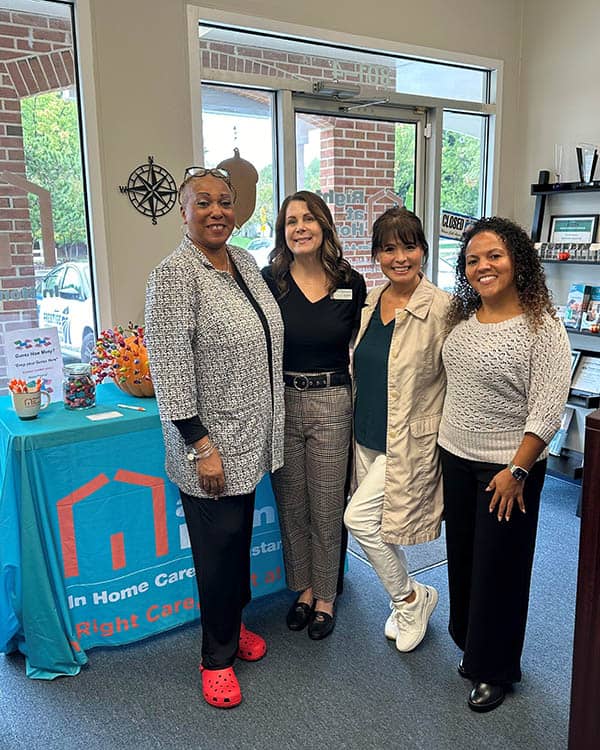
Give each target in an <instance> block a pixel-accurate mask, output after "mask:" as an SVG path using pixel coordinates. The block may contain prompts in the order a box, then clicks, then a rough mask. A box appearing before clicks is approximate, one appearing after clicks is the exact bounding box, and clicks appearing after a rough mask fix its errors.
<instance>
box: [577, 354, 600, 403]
mask: <svg viewBox="0 0 600 750" xmlns="http://www.w3.org/2000/svg"><path fill="white" fill-rule="evenodd" d="M571 389H572V390H574V391H580V392H581V393H591V394H595V395H598V394H600V357H592V356H589V355H587V354H584V355H583V356H582V357H581V358H580V359H579V364H578V365H577V370H576V372H575V375H574V377H573V380H572V381H571Z"/></svg>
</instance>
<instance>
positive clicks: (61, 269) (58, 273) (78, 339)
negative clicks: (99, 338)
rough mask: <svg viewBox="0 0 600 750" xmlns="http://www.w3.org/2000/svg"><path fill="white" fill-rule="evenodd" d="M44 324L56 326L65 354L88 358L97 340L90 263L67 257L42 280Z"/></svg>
mask: <svg viewBox="0 0 600 750" xmlns="http://www.w3.org/2000/svg"><path fill="white" fill-rule="evenodd" d="M38 321H39V325H40V327H41V328H47V327H49V326H56V328H58V340H59V341H60V347H61V349H62V353H63V356H68V357H72V358H74V359H77V360H80V361H81V362H89V361H90V359H91V357H92V354H93V351H94V346H95V344H96V334H95V323H94V305H93V301H92V286H91V283H90V271H89V266H88V265H87V263H75V262H73V261H67V262H66V263H61V264H60V265H58V266H56V268H53V269H52V270H51V271H50V272H49V273H48V274H46V276H45V277H44V278H43V279H42V281H41V286H40V296H39V299H38Z"/></svg>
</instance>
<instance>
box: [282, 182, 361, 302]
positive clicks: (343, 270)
mask: <svg viewBox="0 0 600 750" xmlns="http://www.w3.org/2000/svg"><path fill="white" fill-rule="evenodd" d="M292 201H303V202H304V203H306V205H307V207H308V210H309V211H310V213H311V214H312V215H313V216H314V217H315V219H316V220H317V222H318V224H319V226H320V227H321V230H322V232H323V242H322V244H321V247H320V248H319V260H320V261H321V264H322V266H323V270H324V271H325V275H326V276H327V281H328V288H329V292H332V291H334V290H335V289H337V287H338V286H340V284H347V283H348V282H349V281H350V275H351V273H352V267H351V266H350V263H348V261H347V260H346V259H345V258H344V254H343V251H342V243H341V242H340V239H339V237H338V235H337V231H336V229H335V225H334V223H333V217H332V215H331V211H330V210H329V208H328V206H327V204H326V203H325V201H324V200H323V198H321V196H320V195H317V194H316V193H311V192H310V191H308V190H299V191H298V192H297V193H292V195H288V196H287V198H285V200H284V201H283V203H282V204H281V208H280V209H279V213H278V214H277V219H276V221H275V247H274V248H273V250H271V252H270V253H269V263H270V265H271V271H272V274H273V278H274V280H275V283H276V284H277V289H278V291H279V295H280V297H283V296H285V294H287V292H288V290H289V281H288V277H287V274H288V271H289V269H290V265H291V264H292V261H293V260H294V255H293V253H292V251H291V250H290V249H289V247H288V246H287V244H286V241H285V215H286V212H287V208H288V206H289V204H290V203H291V202H292Z"/></svg>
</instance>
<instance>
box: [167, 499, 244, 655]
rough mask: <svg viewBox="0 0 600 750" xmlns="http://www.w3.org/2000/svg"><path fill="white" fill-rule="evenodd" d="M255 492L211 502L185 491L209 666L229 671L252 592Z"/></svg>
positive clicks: (203, 645)
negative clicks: (251, 567) (243, 612)
mask: <svg viewBox="0 0 600 750" xmlns="http://www.w3.org/2000/svg"><path fill="white" fill-rule="evenodd" d="M254 494H255V493H254V492H251V493H249V494H247V495H232V496H229V497H221V498H219V499H218V500H209V499H205V498H201V497H194V496H192V495H186V494H185V492H181V491H180V495H181V500H182V503H183V511H184V513H185V521H186V524H187V527H188V532H189V535H190V543H191V545H192V555H193V557H194V567H195V569H196V579H197V582H198V594H199V599H200V618H201V622H202V664H203V666H204V667H205V668H206V669H225V668H226V667H230V666H231V665H232V664H233V662H234V661H235V657H236V653H237V650H238V642H239V638H240V624H241V621H242V610H243V609H244V607H245V606H246V604H248V602H249V601H250V599H251V596H252V595H251V592H250V542H251V539H252V525H253V520H254Z"/></svg>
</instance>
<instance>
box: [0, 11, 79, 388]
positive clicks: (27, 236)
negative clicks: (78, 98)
mask: <svg viewBox="0 0 600 750" xmlns="http://www.w3.org/2000/svg"><path fill="white" fill-rule="evenodd" d="M74 80H75V72H74V62H73V50H72V36H71V22H70V20H69V19H67V18H54V17H51V16H45V15H37V14H35V15H34V14H30V13H21V12H12V11H8V10H0V392H1V391H2V390H3V389H4V388H5V387H6V357H5V353H4V346H3V344H4V334H5V332H7V331H11V330H18V329H20V328H27V327H30V326H31V327H33V326H36V325H37V312H36V302H35V278H34V262H33V247H32V235H31V224H30V219H29V201H28V198H27V195H26V194H25V192H24V190H23V189H22V188H19V187H16V186H14V185H12V184H10V182H11V174H14V175H16V176H17V177H20V178H24V177H25V163H24V153H23V129H22V126H21V105H20V100H21V99H22V98H24V97H27V96H32V95H34V94H38V93H42V92H48V91H53V90H57V89H62V88H66V87H68V86H71V85H73V83H74ZM43 187H46V186H43Z"/></svg>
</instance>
